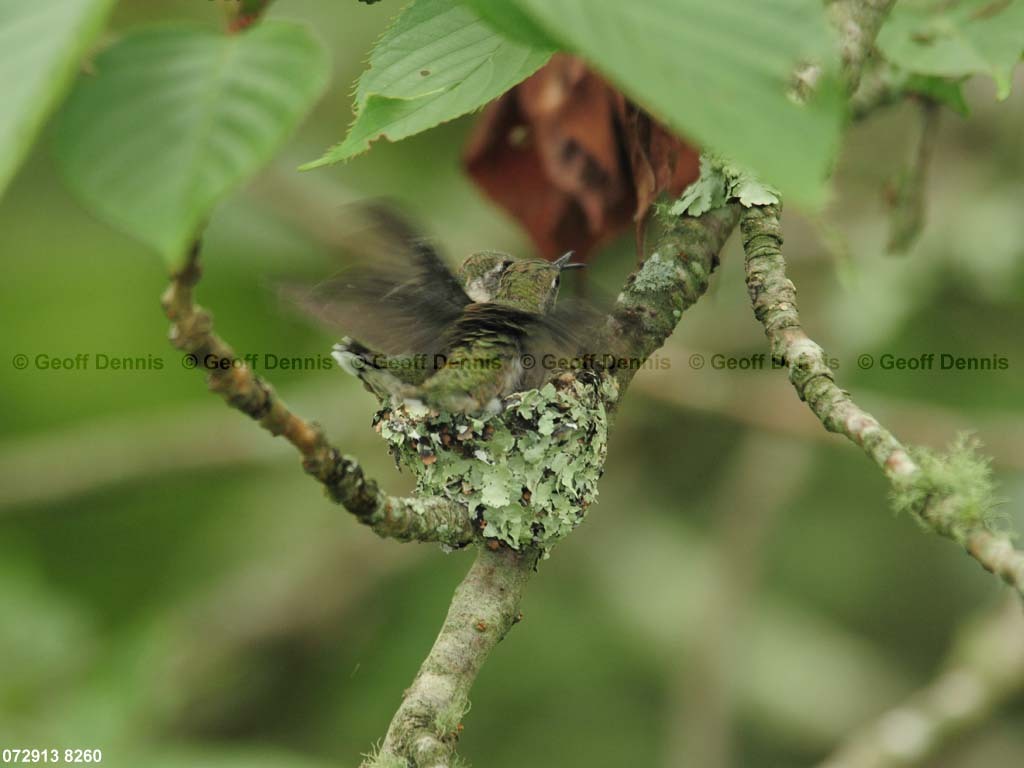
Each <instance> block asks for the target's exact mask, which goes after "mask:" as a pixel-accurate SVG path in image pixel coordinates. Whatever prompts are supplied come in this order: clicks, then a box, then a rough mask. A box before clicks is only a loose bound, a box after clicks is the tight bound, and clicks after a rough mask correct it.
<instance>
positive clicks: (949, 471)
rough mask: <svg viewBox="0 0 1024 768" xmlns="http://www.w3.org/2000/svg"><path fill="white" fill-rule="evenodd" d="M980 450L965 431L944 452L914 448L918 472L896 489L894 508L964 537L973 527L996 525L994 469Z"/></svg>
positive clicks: (913, 452) (996, 503) (998, 517)
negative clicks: (938, 452)
mask: <svg viewBox="0 0 1024 768" xmlns="http://www.w3.org/2000/svg"><path fill="white" fill-rule="evenodd" d="M978 448H979V443H978V441H977V440H975V439H973V438H971V437H970V436H969V435H964V434H961V435H958V436H957V438H956V440H955V441H954V442H953V444H952V445H951V446H950V447H949V450H948V451H947V452H946V453H945V454H937V453H935V452H933V451H930V450H928V449H925V448H914V449H911V451H910V454H911V457H912V458H913V459H914V461H915V463H916V464H917V465H918V471H917V472H915V473H914V474H912V475H910V476H909V478H908V479H907V481H905V482H903V483H900V484H899V485H897V486H896V487H894V489H893V491H892V494H891V499H892V505H893V508H894V509H895V510H896V512H897V513H900V512H904V513H907V514H910V515H912V516H914V518H915V519H917V520H919V521H920V522H921V523H922V524H923V525H924V526H925V527H926V528H929V529H935V530H938V531H940V532H942V533H946V534H947V535H951V536H953V538H955V539H958V540H961V541H962V540H963V539H964V538H965V537H966V536H967V534H969V533H970V532H971V531H973V530H977V529H979V528H985V529H989V530H991V529H994V528H996V527H998V525H999V523H1000V522H1001V517H1000V515H999V514H998V513H997V512H996V508H997V507H998V505H999V499H997V498H996V494H995V482H994V481H993V479H992V468H991V467H990V466H989V459H988V458H986V457H985V456H982V455H980V454H979V453H978Z"/></svg>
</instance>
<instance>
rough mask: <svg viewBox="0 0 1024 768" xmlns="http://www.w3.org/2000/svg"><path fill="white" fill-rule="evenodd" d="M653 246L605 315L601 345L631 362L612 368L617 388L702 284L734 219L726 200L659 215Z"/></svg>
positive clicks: (734, 212) (665, 333) (621, 387)
mask: <svg viewBox="0 0 1024 768" xmlns="http://www.w3.org/2000/svg"><path fill="white" fill-rule="evenodd" d="M662 218H663V225H664V227H665V232H664V234H663V235H662V237H661V239H660V240H659V241H658V245H657V247H656V249H655V251H654V253H652V254H651V255H650V256H649V257H648V258H647V259H646V260H645V261H644V263H643V264H642V265H641V266H640V268H639V269H637V270H636V271H635V272H633V273H632V274H631V275H630V276H629V277H628V278H627V279H626V284H625V287H623V289H622V292H621V293H619V296H618V298H617V299H616V301H615V306H614V307H613V308H612V311H611V313H610V314H609V316H608V323H607V341H606V349H607V350H608V351H609V352H611V353H612V354H615V355H616V356H617V357H626V358H629V359H630V361H631V364H630V365H628V366H623V367H619V368H616V370H615V377H616V379H617V380H618V383H619V392H620V399H621V393H622V392H623V391H624V390H625V388H626V385H627V384H629V382H630V381H631V380H632V378H633V376H635V375H636V373H637V371H638V370H639V366H640V364H642V363H643V362H644V361H646V360H647V358H649V357H650V356H651V354H653V353H654V352H655V351H656V350H657V349H658V348H660V347H661V346H662V345H663V344H664V343H665V340H666V339H668V337H669V336H670V335H672V332H673V331H674V330H675V327H676V325H678V323H679V319H680V318H681V317H682V314H683V312H685V311H686V310H687V309H689V308H690V307H691V306H693V305H694V304H695V303H696V302H697V300H698V299H699V298H700V297H701V296H703V295H704V293H705V292H706V291H707V289H708V283H709V281H710V279H711V273H712V272H714V271H715V269H716V268H717V267H718V254H719V252H720V251H721V250H722V246H724V245H725V241H726V240H727V239H728V238H729V235H730V234H732V231H733V229H734V228H735V227H736V222H737V221H738V220H739V206H736V205H728V206H725V207H723V208H718V209H716V210H713V211H709V212H708V213H706V214H704V215H703V216H700V217H696V218H694V217H692V216H664V217H662Z"/></svg>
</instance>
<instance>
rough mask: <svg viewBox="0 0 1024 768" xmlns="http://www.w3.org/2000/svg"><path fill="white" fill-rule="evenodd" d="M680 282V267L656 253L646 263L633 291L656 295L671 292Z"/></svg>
mask: <svg viewBox="0 0 1024 768" xmlns="http://www.w3.org/2000/svg"><path fill="white" fill-rule="evenodd" d="M679 280H680V275H679V267H678V266H677V265H676V264H675V262H674V261H673V260H672V259H664V258H662V256H661V254H659V253H657V252H655V253H652V254H651V255H650V257H649V258H648V259H647V260H646V261H644V264H643V266H642V267H640V271H639V272H637V273H636V278H635V279H634V281H633V290H634V291H638V292H640V293H655V292H658V291H664V290H670V289H671V288H672V287H673V286H674V285H676V284H677V283H678V282H679Z"/></svg>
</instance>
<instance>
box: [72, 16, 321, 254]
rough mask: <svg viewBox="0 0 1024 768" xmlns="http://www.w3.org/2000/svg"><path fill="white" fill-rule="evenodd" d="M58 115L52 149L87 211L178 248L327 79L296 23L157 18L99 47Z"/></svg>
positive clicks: (164, 248) (270, 149) (315, 46)
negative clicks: (240, 25)
mask: <svg viewBox="0 0 1024 768" xmlns="http://www.w3.org/2000/svg"><path fill="white" fill-rule="evenodd" d="M96 70H97V74H96V76H94V77H90V78H86V79H84V80H83V81H82V82H81V83H80V84H79V86H78V88H77V89H76V90H75V92H74V93H73V94H72V95H71V98H70V99H69V100H68V103H67V105H66V107H65V109H64V111H63V112H62V114H61V117H60V120H59V123H58V126H57V134H56V157H57V161H58V163H59V165H60V167H61V170H62V171H63V173H64V175H65V177H66V179H67V181H68V183H69V185H70V186H71V188H72V189H73V190H74V191H75V192H76V193H77V194H78V196H79V197H80V198H81V199H82V201H83V202H84V203H85V204H86V205H87V206H88V207H89V208H91V209H92V210H94V211H95V212H96V213H97V214H98V215H100V216H101V217H103V218H105V219H107V220H108V221H110V222H111V223H113V224H114V225H116V226H118V227H121V228H123V229H124V230H125V231H127V232H129V233H131V234H132V235H134V236H135V237H137V238H139V239H140V240H142V241H143V242H145V243H147V244H149V245H151V246H153V247H154V248H156V249H157V250H158V251H159V252H160V253H161V254H162V255H163V256H164V257H165V258H166V259H167V260H168V261H169V262H170V263H171V264H174V263H177V262H178V260H179V259H180V258H181V257H182V255H183V254H184V252H185V249H186V247H187V244H188V242H189V241H190V240H191V239H192V238H193V237H194V236H195V235H196V232H197V230H198V229H199V227H200V226H201V224H202V222H203V221H204V220H205V219H206V218H207V217H208V216H209V215H210V212H211V211H212V209H213V207H214V205H215V204H216V203H217V202H218V201H219V200H220V199H221V198H223V197H224V196H225V195H226V194H227V193H228V192H230V191H231V190H232V189H233V188H234V187H236V186H237V185H238V184H239V183H240V182H242V181H243V180H244V179H245V178H246V177H247V176H249V175H250V174H252V173H253V172H254V171H256V170H257V169H258V168H259V167H260V166H261V165H263V164H264V163H265V162H266V161H267V160H269V159H270V157H271V156H272V155H273V154H274V152H275V151H276V150H277V148H278V147H279V146H280V145H281V143H282V142H283V141H284V140H285V139H286V138H287V137H288V135H289V134H290V133H291V132H292V130H293V129H294V128H295V127H296V125H297V124H298V123H299V121H300V120H301V119H302V117H303V116H304V115H305V114H306V112H307V111H308V110H309V109H310V107H311V106H312V105H313V103H314V102H315V101H316V100H317V98H318V97H319V95H320V94H321V92H322V91H323V89H324V88H325V86H326V84H327V78H328V60H327V56H326V54H325V52H324V50H323V48H322V47H321V46H320V44H319V43H318V42H317V41H316V40H315V39H314V38H313V37H312V36H311V35H310V33H309V32H308V31H307V30H306V29H305V28H304V27H302V26H297V25H293V24H288V23H284V22H277V21H275V22H264V23H262V24H259V25H257V26H255V27H252V28H250V29H249V30H247V31H246V32H244V33H241V34H236V35H224V34H221V33H219V32H217V31H215V30H208V29H205V28H194V27H181V26H174V27H168V26H161V27H153V28H148V29H143V30H139V31H136V32H134V33H132V34H130V35H128V36H126V37H125V38H124V39H122V40H121V41H120V42H119V43H117V45H115V46H113V47H111V48H110V49H108V50H107V51H105V52H104V53H103V54H102V55H101V56H100V57H99V58H98V59H97V61H96Z"/></svg>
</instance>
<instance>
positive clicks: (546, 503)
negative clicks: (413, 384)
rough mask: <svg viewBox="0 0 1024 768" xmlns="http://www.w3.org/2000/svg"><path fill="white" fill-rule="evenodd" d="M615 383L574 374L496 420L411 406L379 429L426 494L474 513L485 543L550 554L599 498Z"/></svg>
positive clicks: (513, 403)
mask: <svg viewBox="0 0 1024 768" xmlns="http://www.w3.org/2000/svg"><path fill="white" fill-rule="evenodd" d="M617 395H618V393H617V389H616V384H615V381H614V379H612V378H611V377H609V376H604V375H601V374H597V373H594V372H591V371H584V372H580V373H577V374H570V373H566V374H563V375H561V376H559V377H557V378H556V379H554V380H553V381H552V382H550V383H548V384H546V385H544V386H543V387H542V388H540V389H531V390H528V391H525V392H517V393H515V394H512V395H510V396H508V397H507V398H505V400H504V409H503V410H502V412H501V413H499V414H496V415H493V416H473V415H467V414H450V413H438V412H437V411H431V410H428V409H427V408H425V407H417V406H410V405H401V406H393V407H387V408H384V409H382V410H381V411H379V412H378V413H377V416H376V419H375V421H374V424H375V427H376V429H377V431H378V432H379V433H380V435H381V436H382V437H383V438H384V439H385V440H386V441H387V443H388V445H389V447H390V450H391V452H392V454H393V455H394V456H395V459H396V461H397V462H398V464H399V466H400V467H401V466H406V467H409V468H410V469H411V470H412V471H413V472H415V473H416V476H417V484H416V491H417V493H418V494H419V495H421V496H424V497H427V496H439V497H442V498H446V499H449V500H451V501H455V502H458V503H460V504H462V505H465V507H466V514H467V515H470V516H471V517H472V518H473V520H474V522H475V523H476V524H477V526H478V528H479V530H480V532H481V536H482V537H484V538H485V539H491V540H494V541H496V542H497V541H500V542H504V543H505V544H507V545H508V546H510V547H512V548H514V549H520V548H521V547H523V546H530V545H533V546H537V547H540V548H541V549H542V550H543V551H544V553H545V555H546V554H547V552H548V551H549V550H550V548H551V547H552V546H554V544H555V543H556V542H558V541H559V540H560V539H562V538H563V537H565V536H566V535H567V534H569V533H570V532H571V531H572V530H573V529H574V528H575V527H576V526H577V525H578V524H579V522H580V521H581V520H582V519H583V517H584V515H585V514H586V512H587V508H588V507H589V506H590V505H591V504H593V503H594V501H596V499H597V481H598V479H599V478H600V477H601V474H602V472H603V469H604V462H605V455H606V453H607V437H608V413H607V406H608V405H609V404H611V403H612V402H614V401H615V399H616V397H617Z"/></svg>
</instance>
